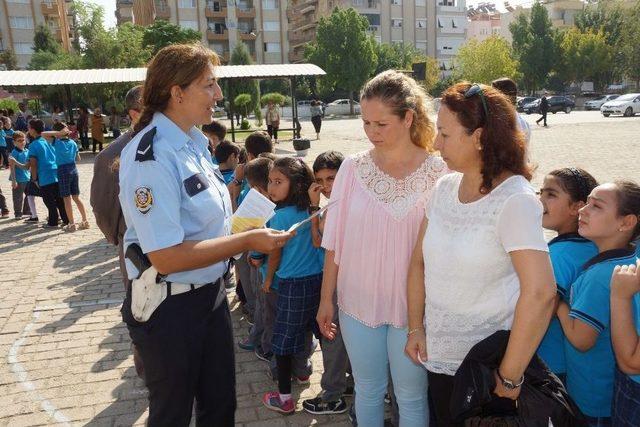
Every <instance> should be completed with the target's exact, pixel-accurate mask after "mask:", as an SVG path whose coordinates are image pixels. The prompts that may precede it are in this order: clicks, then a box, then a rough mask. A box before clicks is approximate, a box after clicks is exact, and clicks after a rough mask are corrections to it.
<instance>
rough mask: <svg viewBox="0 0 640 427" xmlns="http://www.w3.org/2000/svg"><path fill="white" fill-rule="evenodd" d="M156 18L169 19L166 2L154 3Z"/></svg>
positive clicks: (169, 9) (168, 7) (169, 10)
mask: <svg viewBox="0 0 640 427" xmlns="http://www.w3.org/2000/svg"><path fill="white" fill-rule="evenodd" d="M156 18H157V19H169V18H171V7H170V6H169V3H168V2H166V1H162V0H161V1H156Z"/></svg>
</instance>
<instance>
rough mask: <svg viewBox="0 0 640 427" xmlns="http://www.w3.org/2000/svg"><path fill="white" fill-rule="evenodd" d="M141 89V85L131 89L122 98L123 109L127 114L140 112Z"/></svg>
mask: <svg viewBox="0 0 640 427" xmlns="http://www.w3.org/2000/svg"><path fill="white" fill-rule="evenodd" d="M142 87H143V86H142V85H138V86H134V87H132V88H131V89H129V92H127V95H126V96H125V97H124V107H125V108H126V109H127V113H128V112H129V110H133V111H141V110H142V105H141V104H140V101H141V99H142Z"/></svg>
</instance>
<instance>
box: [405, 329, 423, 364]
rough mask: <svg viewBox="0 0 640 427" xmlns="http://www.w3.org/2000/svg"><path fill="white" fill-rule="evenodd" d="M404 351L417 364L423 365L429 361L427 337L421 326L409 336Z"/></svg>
mask: <svg viewBox="0 0 640 427" xmlns="http://www.w3.org/2000/svg"><path fill="white" fill-rule="evenodd" d="M404 352H405V353H406V355H407V356H409V357H410V358H411V360H413V363H415V364H416V365H422V364H423V363H424V362H426V361H427V337H426V336H425V334H424V329H422V328H420V330H418V331H416V332H414V333H412V334H409V335H408V336H407V345H405V347H404Z"/></svg>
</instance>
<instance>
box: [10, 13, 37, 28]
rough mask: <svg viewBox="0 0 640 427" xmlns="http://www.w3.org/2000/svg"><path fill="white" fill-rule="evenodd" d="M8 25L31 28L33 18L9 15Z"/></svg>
mask: <svg viewBox="0 0 640 427" xmlns="http://www.w3.org/2000/svg"><path fill="white" fill-rule="evenodd" d="M9 26H10V27H11V28H16V29H20V30H32V29H33V19H32V18H31V17H30V16H10V17H9Z"/></svg>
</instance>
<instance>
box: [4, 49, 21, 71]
mask: <svg viewBox="0 0 640 427" xmlns="http://www.w3.org/2000/svg"><path fill="white" fill-rule="evenodd" d="M0 64H2V65H4V66H5V67H6V68H7V70H15V69H16V68H18V58H17V57H16V54H15V53H14V52H13V50H11V49H7V50H4V51H2V52H0Z"/></svg>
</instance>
